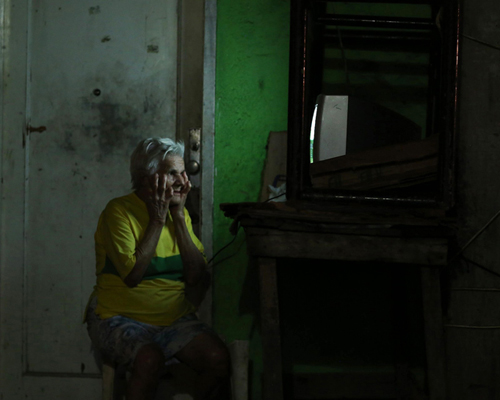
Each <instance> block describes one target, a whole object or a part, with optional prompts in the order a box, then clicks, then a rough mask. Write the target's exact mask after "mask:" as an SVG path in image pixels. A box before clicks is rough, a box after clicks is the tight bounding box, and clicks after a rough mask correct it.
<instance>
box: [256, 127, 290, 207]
mask: <svg viewBox="0 0 500 400" xmlns="http://www.w3.org/2000/svg"><path fill="white" fill-rule="evenodd" d="M286 151H287V132H286V131H282V132H269V139H268V141H267V156H266V161H265V164H264V169H263V170H262V186H261V191H260V201H266V200H268V199H269V198H270V197H274V196H272V192H271V189H270V186H272V187H273V188H274V189H273V191H277V190H280V187H281V186H282V184H283V183H284V182H285V181H286ZM282 197H283V201H285V200H286V196H282ZM280 200H281V197H280Z"/></svg>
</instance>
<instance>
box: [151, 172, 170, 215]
mask: <svg viewBox="0 0 500 400" xmlns="http://www.w3.org/2000/svg"><path fill="white" fill-rule="evenodd" d="M147 185H148V196H146V199H145V203H146V207H147V209H148V214H149V220H150V221H152V222H158V223H160V224H162V225H165V222H166V220H167V216H168V211H169V206H170V200H171V199H172V197H173V196H174V191H173V189H172V185H171V184H170V183H169V182H168V180H167V176H166V175H165V174H154V175H153V176H151V177H150V178H149V179H148V180H147Z"/></svg>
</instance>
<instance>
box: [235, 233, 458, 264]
mask: <svg viewBox="0 0 500 400" xmlns="http://www.w3.org/2000/svg"><path fill="white" fill-rule="evenodd" d="M245 231H246V233H247V242H248V251H249V253H250V254H251V255H253V256H257V257H276V258H288V257H292V258H312V259H328V260H346V261H377V262H396V263H403V264H417V265H445V264H446V257H447V249H448V241H447V239H445V238H404V237H378V236H361V235H339V234H326V233H313V232H282V231H279V230H275V229H262V228H246V229H245Z"/></svg>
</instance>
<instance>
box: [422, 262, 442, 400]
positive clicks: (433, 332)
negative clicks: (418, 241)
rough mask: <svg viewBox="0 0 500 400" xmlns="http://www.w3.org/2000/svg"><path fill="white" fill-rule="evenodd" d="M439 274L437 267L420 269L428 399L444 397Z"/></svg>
mask: <svg viewBox="0 0 500 400" xmlns="http://www.w3.org/2000/svg"><path fill="white" fill-rule="evenodd" d="M439 275H440V271H439V269H438V268H432V267H421V269H420V276H421V281H422V300H423V309H424V310H423V311H424V329H425V351H426V355H427V381H428V385H429V400H445V399H446V368H445V350H444V349H445V346H444V333H443V314H442V307H441V286H440V276H439Z"/></svg>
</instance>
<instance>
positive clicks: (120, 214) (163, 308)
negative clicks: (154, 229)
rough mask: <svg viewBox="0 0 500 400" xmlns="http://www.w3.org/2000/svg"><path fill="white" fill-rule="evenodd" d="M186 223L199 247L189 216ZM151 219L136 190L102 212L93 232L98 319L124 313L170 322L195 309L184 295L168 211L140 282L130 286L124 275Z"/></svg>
mask: <svg viewBox="0 0 500 400" xmlns="http://www.w3.org/2000/svg"><path fill="white" fill-rule="evenodd" d="M184 215H185V219H186V225H187V228H188V231H189V233H190V235H191V238H192V240H193V242H194V243H195V245H196V247H198V249H199V250H200V252H202V254H203V246H202V244H201V243H200V241H199V240H198V238H197V237H196V236H195V235H194V233H193V229H192V226H191V218H190V217H189V214H188V212H187V210H186V209H184ZM148 222H149V215H148V212H147V208H146V204H145V203H144V202H143V201H142V200H141V199H140V198H139V197H137V195H136V194H135V193H131V194H129V195H127V196H123V197H119V198H116V199H113V200H111V201H110V202H109V203H108V205H107V206H106V208H105V209H104V211H103V212H102V214H101V216H100V218H99V223H98V226H97V231H96V233H95V250H96V261H97V263H96V264H97V265H96V275H97V285H96V286H95V288H94V293H95V295H96V296H97V307H96V314H97V315H99V317H100V318H103V319H105V318H109V317H112V316H114V315H123V316H125V317H128V318H132V319H134V320H136V321H140V322H145V323H148V324H152V325H158V326H168V325H171V324H172V323H173V322H174V321H175V320H177V319H178V318H181V317H183V316H184V315H187V314H189V313H192V312H194V311H195V307H194V306H193V305H192V304H191V303H190V302H189V301H188V300H187V299H186V298H185V296H184V287H185V286H184V282H183V266H182V260H181V256H180V253H179V247H178V246H177V241H176V237H175V232H174V224H173V221H172V217H171V215H170V214H169V216H168V220H167V223H166V224H165V226H164V227H163V230H162V232H161V235H160V239H159V241H158V245H157V247H156V253H155V255H154V257H153V258H152V260H151V263H150V264H149V265H148V268H147V270H146V272H145V274H144V277H143V279H142V281H141V282H140V283H139V285H137V286H136V287H134V288H129V287H128V286H127V285H126V284H125V283H124V281H123V280H124V279H125V278H126V276H127V275H128V274H129V273H130V271H131V270H132V268H133V267H134V265H135V262H136V257H135V250H136V248H137V244H138V243H139V241H140V240H141V239H142V237H143V235H144V231H145V230H146V227H147V225H148Z"/></svg>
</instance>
